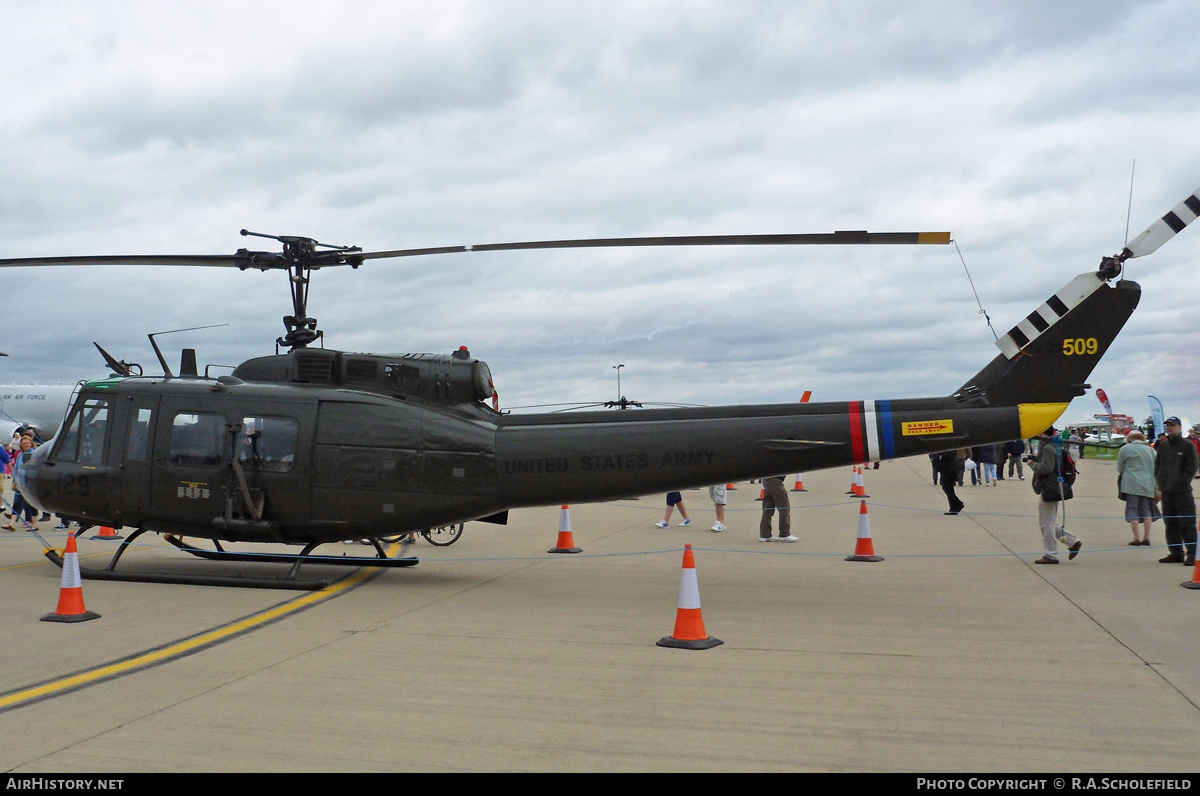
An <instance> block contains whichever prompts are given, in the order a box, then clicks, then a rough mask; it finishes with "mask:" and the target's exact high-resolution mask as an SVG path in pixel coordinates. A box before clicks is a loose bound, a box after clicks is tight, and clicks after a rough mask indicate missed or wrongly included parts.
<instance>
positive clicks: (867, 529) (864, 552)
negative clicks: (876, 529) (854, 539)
mask: <svg viewBox="0 0 1200 796" xmlns="http://www.w3.org/2000/svg"><path fill="white" fill-rule="evenodd" d="M846 560H847V561H882V560H883V556H877V555H875V545H874V544H872V542H871V520H870V518H869V517H868V516H867V501H865V500H864V501H863V502H862V506H861V507H860V508H859V510H858V543H857V544H856V545H854V555H852V556H847V557H846Z"/></svg>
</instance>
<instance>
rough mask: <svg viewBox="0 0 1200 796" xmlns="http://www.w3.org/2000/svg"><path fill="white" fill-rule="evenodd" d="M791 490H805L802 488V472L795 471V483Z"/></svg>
mask: <svg viewBox="0 0 1200 796" xmlns="http://www.w3.org/2000/svg"><path fill="white" fill-rule="evenodd" d="M792 491H793V492H807V491H808V490H807V489H805V488H804V473H796V485H795V486H794V487H792Z"/></svg>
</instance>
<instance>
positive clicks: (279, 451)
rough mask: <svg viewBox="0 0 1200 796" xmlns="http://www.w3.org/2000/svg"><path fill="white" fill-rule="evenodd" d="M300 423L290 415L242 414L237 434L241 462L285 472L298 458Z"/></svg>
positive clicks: (238, 456)
mask: <svg viewBox="0 0 1200 796" xmlns="http://www.w3.org/2000/svg"><path fill="white" fill-rule="evenodd" d="M299 433H300V424H299V423H298V422H296V421H295V420H293V419H292V418H290V417H243V418H242V430H241V432H239V433H238V436H237V458H238V461H239V462H241V463H242V464H246V465H250V466H254V467H257V468H258V469H260V470H265V471H267V472H273V473H286V472H288V471H289V470H291V469H292V463H293V462H294V461H295V459H296V438H297V437H298V436H299Z"/></svg>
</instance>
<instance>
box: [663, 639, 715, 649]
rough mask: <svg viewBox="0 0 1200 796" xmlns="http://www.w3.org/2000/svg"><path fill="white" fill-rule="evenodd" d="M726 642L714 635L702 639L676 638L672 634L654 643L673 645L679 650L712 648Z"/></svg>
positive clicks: (665, 645)
mask: <svg viewBox="0 0 1200 796" xmlns="http://www.w3.org/2000/svg"><path fill="white" fill-rule="evenodd" d="M724 643H725V642H724V641H721V639H719V638H713V637H712V636H709V637H708V638H700V639H682V638H674V637H672V636H663V637H662V638H660V639H659V640H658V641H656V642H654V645H655V646H657V647H673V648H675V649H679V650H710V649H712V648H713V647H719V646H721V645H722V644H724Z"/></svg>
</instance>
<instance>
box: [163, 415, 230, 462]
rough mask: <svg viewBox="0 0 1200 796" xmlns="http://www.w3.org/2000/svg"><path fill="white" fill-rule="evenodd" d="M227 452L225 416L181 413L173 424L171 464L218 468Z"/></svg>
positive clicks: (176, 416)
mask: <svg viewBox="0 0 1200 796" xmlns="http://www.w3.org/2000/svg"><path fill="white" fill-rule="evenodd" d="M224 450H225V418H224V417H223V416H222V415H212V414H206V413H188V412H180V413H179V414H177V415H175V420H174V421H173V422H172V424H171V464H184V465H187V464H201V465H214V464H220V463H221V454H222V453H224Z"/></svg>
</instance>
